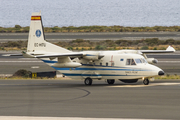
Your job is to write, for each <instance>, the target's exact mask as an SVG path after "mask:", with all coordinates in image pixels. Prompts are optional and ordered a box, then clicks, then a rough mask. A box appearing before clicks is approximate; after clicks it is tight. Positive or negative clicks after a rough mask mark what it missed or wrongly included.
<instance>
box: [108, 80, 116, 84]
mask: <svg viewBox="0 0 180 120" xmlns="http://www.w3.org/2000/svg"><path fill="white" fill-rule="evenodd" d="M114 82H115V80H114V79H107V83H108V84H110V85H112V84H114Z"/></svg>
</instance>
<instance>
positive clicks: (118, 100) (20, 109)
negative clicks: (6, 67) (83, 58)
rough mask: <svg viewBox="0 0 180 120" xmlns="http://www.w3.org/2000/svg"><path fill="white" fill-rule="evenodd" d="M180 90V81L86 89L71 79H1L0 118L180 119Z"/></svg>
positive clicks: (97, 85) (96, 84) (96, 83)
mask: <svg viewBox="0 0 180 120" xmlns="http://www.w3.org/2000/svg"><path fill="white" fill-rule="evenodd" d="M179 91H180V81H179V80H157V81H154V82H151V83H150V85H149V86H145V85H143V84H142V81H139V82H138V83H134V84H124V83H122V82H120V81H116V82H115V85H108V84H107V83H105V81H94V83H93V85H92V86H85V85H84V84H83V81H73V80H68V79H67V80H53V79H49V80H0V116H30V117H31V116H34V117H68V118H69V119H71V118H74V117H78V118H79V117H80V118H129V119H130V118H131V119H171V120H172V119H176V120H179V119H180V114H179V111H180V102H179V101H180V94H179ZM32 118H33V117H32ZM29 119H30V118H29ZM83 120H86V119H83Z"/></svg>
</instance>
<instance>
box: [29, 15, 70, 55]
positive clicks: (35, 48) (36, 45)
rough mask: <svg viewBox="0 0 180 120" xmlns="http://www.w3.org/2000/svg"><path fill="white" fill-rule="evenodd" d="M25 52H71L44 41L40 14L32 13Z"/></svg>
mask: <svg viewBox="0 0 180 120" xmlns="http://www.w3.org/2000/svg"><path fill="white" fill-rule="evenodd" d="M27 52H33V53H43V54H46V53H51V52H52V53H69V52H71V51H69V50H67V49H64V48H62V47H59V46H56V45H54V44H51V43H49V42H46V41H45V37H44V30H43V25H42V18H41V13H32V16H31V24H30V30H29V38H28V45H27Z"/></svg>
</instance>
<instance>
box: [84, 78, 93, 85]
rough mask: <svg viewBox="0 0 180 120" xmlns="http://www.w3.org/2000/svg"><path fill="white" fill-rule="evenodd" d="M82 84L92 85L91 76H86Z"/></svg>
mask: <svg viewBox="0 0 180 120" xmlns="http://www.w3.org/2000/svg"><path fill="white" fill-rule="evenodd" d="M84 84H85V85H92V79H91V78H89V77H88V78H86V79H85V80H84Z"/></svg>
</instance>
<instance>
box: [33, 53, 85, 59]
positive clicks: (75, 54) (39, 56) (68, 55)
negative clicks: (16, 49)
mask: <svg viewBox="0 0 180 120" xmlns="http://www.w3.org/2000/svg"><path fill="white" fill-rule="evenodd" d="M83 55H84V54H83V53H81V52H71V53H60V54H49V55H37V56H35V58H51V57H52V58H53V57H81V56H83Z"/></svg>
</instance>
